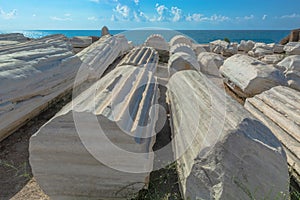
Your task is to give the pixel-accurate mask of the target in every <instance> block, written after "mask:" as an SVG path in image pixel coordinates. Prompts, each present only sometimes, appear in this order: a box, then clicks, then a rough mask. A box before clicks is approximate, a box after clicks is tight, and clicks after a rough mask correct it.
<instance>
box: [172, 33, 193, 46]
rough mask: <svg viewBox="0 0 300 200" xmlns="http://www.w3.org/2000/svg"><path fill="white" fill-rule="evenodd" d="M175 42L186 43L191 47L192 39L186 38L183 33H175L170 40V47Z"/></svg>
mask: <svg viewBox="0 0 300 200" xmlns="http://www.w3.org/2000/svg"><path fill="white" fill-rule="evenodd" d="M176 44H186V45H189V46H190V47H192V46H193V41H192V40H191V39H190V38H187V37H185V36H183V35H175V36H174V37H173V38H172V39H171V40H170V47H172V46H175V45H176Z"/></svg>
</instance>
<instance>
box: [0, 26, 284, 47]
mask: <svg viewBox="0 0 300 200" xmlns="http://www.w3.org/2000/svg"><path fill="white" fill-rule="evenodd" d="M109 31H110V33H111V34H112V35H116V34H120V33H121V34H124V35H125V36H126V37H127V38H128V39H129V40H131V41H133V43H134V44H136V45H139V44H142V43H143V42H144V41H145V40H146V39H147V37H149V36H150V35H151V34H155V33H158V34H161V35H162V36H163V37H164V38H165V39H166V40H167V41H169V40H170V39H171V38H172V37H173V36H175V35H177V34H184V35H186V36H188V37H190V38H191V39H193V40H194V41H195V42H196V43H201V44H202V43H209V42H211V41H214V40H217V39H224V38H228V39H229V40H230V41H231V42H240V41H241V40H253V41H255V42H264V43H279V42H280V40H282V39H283V38H284V37H286V36H287V35H288V34H289V33H290V30H245V29H244V30H225V29H224V30H189V29H183V30H171V29H160V28H153V29H150V28H149V29H132V30H113V29H112V30H109ZM0 33H23V34H24V35H25V36H26V37H29V38H41V37H44V36H47V35H52V34H63V35H65V36H66V37H68V38H72V37H75V36H100V35H101V30H92V29H91V30H75V29H74V30H73V29H71V30H68V29H66V30H60V29H57V30H55V29H53V30H52V29H50V30H0Z"/></svg>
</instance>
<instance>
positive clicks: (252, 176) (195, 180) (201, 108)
mask: <svg viewBox="0 0 300 200" xmlns="http://www.w3.org/2000/svg"><path fill="white" fill-rule="evenodd" d="M167 96H168V99H169V102H170V109H171V112H170V113H171V122H172V123H171V124H172V129H171V130H172V138H173V151H174V157H175V158H178V159H177V165H176V166H177V171H178V175H179V178H178V180H179V183H180V186H181V192H182V196H183V199H224V200H225V199H226V200H227V199H233V200H234V199H250V198H252V199H261V198H263V199H264V198H265V199H274V198H277V197H278V194H281V193H283V194H284V195H288V194H289V191H288V183H289V174H288V168H287V163H286V155H285V152H284V151H283V148H282V145H281V144H280V142H279V141H278V139H277V138H276V137H275V136H274V135H273V133H272V132H271V131H270V130H269V129H268V128H267V127H266V126H265V125H263V124H262V123H261V122H260V121H258V120H257V119H256V118H254V117H253V116H252V115H251V114H250V113H249V112H247V111H246V110H245V109H244V108H243V107H242V106H241V105H240V104H238V103H237V102H236V101H235V100H233V99H232V98H230V97H229V96H227V95H225V93H224V91H223V92H222V90H221V89H220V88H218V87H217V86H216V85H214V84H213V83H211V82H209V80H208V79H207V78H206V77H205V76H204V75H203V74H201V73H199V72H196V71H191V70H189V71H181V72H178V73H176V74H175V75H173V76H172V77H171V79H170V81H169V83H168V92H167Z"/></svg>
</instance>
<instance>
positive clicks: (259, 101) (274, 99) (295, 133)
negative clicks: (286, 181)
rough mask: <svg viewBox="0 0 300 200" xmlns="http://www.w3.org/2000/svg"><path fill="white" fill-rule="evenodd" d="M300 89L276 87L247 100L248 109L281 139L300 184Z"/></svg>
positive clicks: (246, 106)
mask: <svg viewBox="0 0 300 200" xmlns="http://www.w3.org/2000/svg"><path fill="white" fill-rule="evenodd" d="M299 99H300V92H298V91H296V90H293V89H291V88H288V87H283V86H277V87H274V88H272V89H270V90H268V91H265V92H263V93H262V94H260V95H256V96H254V97H253V98H249V99H247V100H246V103H245V108H246V109H247V110H249V111H250V112H251V113H252V114H253V115H254V116H255V117H257V118H258V119H259V120H260V121H262V122H263V123H264V124H265V125H266V126H267V127H268V128H269V129H270V130H271V131H272V132H273V133H274V134H275V135H276V137H277V138H278V139H279V140H280V141H281V143H282V144H283V146H284V149H285V151H286V153H287V161H288V164H289V166H290V167H291V168H292V169H293V170H292V172H293V173H292V174H293V175H294V176H295V178H296V179H297V180H298V183H299V184H300V113H299V110H300V102H299Z"/></svg>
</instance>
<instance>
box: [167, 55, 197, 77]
mask: <svg viewBox="0 0 300 200" xmlns="http://www.w3.org/2000/svg"><path fill="white" fill-rule="evenodd" d="M181 70H197V71H200V65H199V63H198V61H197V59H196V58H195V57H194V56H192V55H190V54H187V53H184V52H178V53H175V54H173V55H172V56H171V57H170V59H169V62H168V72H169V76H170V77H171V76H172V75H173V74H175V73H176V72H178V71H181Z"/></svg>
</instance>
